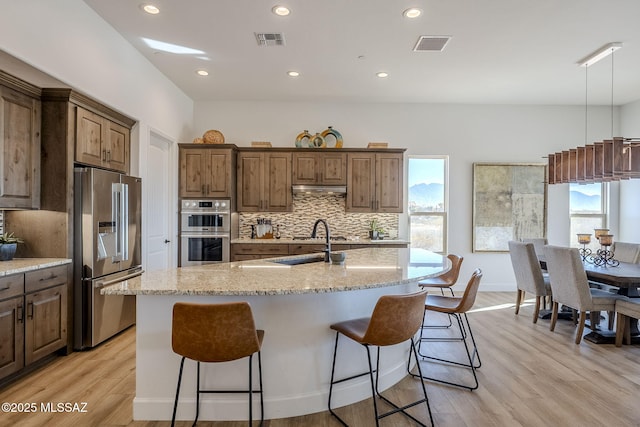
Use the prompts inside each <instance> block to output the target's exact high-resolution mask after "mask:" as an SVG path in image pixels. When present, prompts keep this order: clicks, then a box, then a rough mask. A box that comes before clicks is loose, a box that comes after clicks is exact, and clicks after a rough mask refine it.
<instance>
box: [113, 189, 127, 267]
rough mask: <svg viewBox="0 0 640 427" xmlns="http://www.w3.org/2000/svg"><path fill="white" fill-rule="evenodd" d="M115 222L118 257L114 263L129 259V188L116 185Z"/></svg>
mask: <svg viewBox="0 0 640 427" xmlns="http://www.w3.org/2000/svg"><path fill="white" fill-rule="evenodd" d="M112 206H113V220H114V222H115V224H116V256H115V257H114V261H124V260H126V259H129V186H128V185H127V184H122V183H117V184H114V190H113V204H112Z"/></svg>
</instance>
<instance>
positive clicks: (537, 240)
mask: <svg viewBox="0 0 640 427" xmlns="http://www.w3.org/2000/svg"><path fill="white" fill-rule="evenodd" d="M520 240H521V241H522V243H531V244H533V250H534V251H535V253H536V255H538V256H543V255H544V247H545V246H546V245H548V244H549V242H548V241H547V239H546V238H544V237H534V238H529V239H520Z"/></svg>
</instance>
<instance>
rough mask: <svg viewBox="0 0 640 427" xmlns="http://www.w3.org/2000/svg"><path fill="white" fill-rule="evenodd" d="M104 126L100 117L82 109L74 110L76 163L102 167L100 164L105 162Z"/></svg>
mask: <svg viewBox="0 0 640 427" xmlns="http://www.w3.org/2000/svg"><path fill="white" fill-rule="evenodd" d="M104 125H105V122H104V119H103V118H102V117H101V116H99V115H97V114H95V113H92V112H91V111H87V110H85V109H84V108H80V107H77V108H76V161H78V162H80V163H85V164H88V165H93V166H102V162H104V161H106V158H107V150H106V148H104V146H103V138H104V135H105V134H106V131H105V129H104Z"/></svg>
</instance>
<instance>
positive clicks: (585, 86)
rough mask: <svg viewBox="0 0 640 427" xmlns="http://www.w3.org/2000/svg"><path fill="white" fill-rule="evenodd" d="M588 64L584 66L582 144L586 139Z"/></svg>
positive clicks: (585, 142)
mask: <svg viewBox="0 0 640 427" xmlns="http://www.w3.org/2000/svg"><path fill="white" fill-rule="evenodd" d="M588 74H589V66H588V65H587V66H585V67H584V144H585V145H587V143H588V141H587V128H588V126H587V124H588V123H589V122H588V115H587V109H588V108H587V106H588V105H589V104H588V103H587V101H588V96H587V94H588V91H589V76H588Z"/></svg>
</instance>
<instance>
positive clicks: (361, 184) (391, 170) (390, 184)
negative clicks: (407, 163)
mask: <svg viewBox="0 0 640 427" xmlns="http://www.w3.org/2000/svg"><path fill="white" fill-rule="evenodd" d="M403 151H404V150H399V151H398V150H388V151H387V152H375V153H372V152H357V153H356V152H350V153H348V155H347V162H348V169H349V173H348V175H347V200H346V206H345V210H346V211H347V212H384V213H402V211H403V208H404V206H403V197H402V192H403V165H404V160H403Z"/></svg>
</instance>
